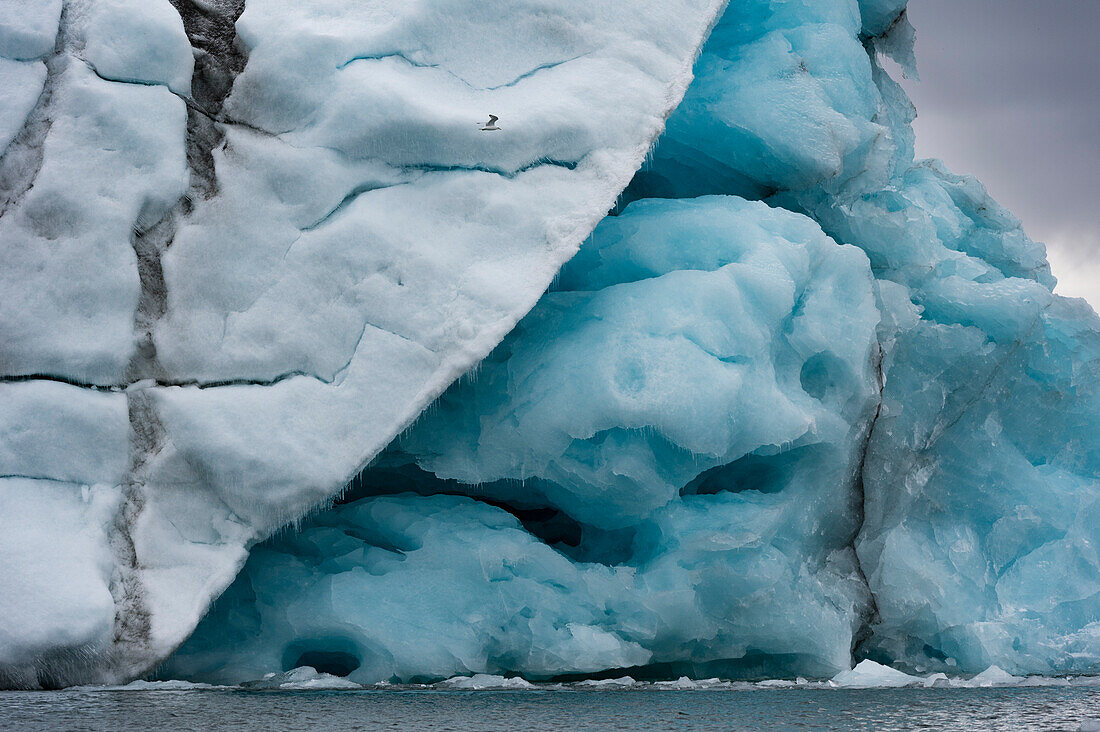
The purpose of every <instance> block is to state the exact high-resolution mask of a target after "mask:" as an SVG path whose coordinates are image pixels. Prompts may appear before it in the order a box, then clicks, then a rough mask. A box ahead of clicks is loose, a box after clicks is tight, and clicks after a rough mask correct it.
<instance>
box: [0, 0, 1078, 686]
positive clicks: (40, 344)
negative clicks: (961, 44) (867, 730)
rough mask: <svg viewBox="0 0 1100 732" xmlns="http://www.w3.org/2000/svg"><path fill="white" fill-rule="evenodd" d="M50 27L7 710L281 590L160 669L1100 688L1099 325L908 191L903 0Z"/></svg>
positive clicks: (18, 146) (15, 260)
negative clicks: (12, 692) (12, 700)
mask: <svg viewBox="0 0 1100 732" xmlns="http://www.w3.org/2000/svg"><path fill="white" fill-rule="evenodd" d="M25 5H27V6H28V7H29V5H28V4H27V3H25V2H16V1H15V0H4V2H3V3H0V16H2V18H0V56H3V57H4V59H5V60H4V61H3V63H2V64H0V80H10V85H11V88H12V90H13V94H12V98H13V99H14V100H15V104H14V105H13V106H12V108H11V109H9V110H5V111H3V112H2V113H0V134H3V135H8V137H9V138H10V140H11V142H9V143H7V148H6V150H5V151H4V154H3V157H2V158H0V194H3V195H2V196H0V255H2V256H3V257H4V258H5V262H6V263H10V264H8V265H7V266H5V267H4V268H2V269H0V339H2V341H0V342H3V343H4V344H5V348H4V350H3V351H0V369H2V374H3V376H4V379H3V380H4V381H5V383H2V384H0V389H2V390H4V400H2V401H0V414H2V415H3V417H4V419H3V420H0V476H4V477H0V495H2V496H4V497H5V504H4V505H5V509H6V506H7V505H8V502H9V501H10V502H11V505H12V506H13V507H14V509H13V510H12V511H10V512H8V511H7V510H5V512H4V513H5V514H8V513H10V516H9V515H4V516H3V517H0V521H2V522H8V523H12V525H13V526H14V527H15V529H14V530H13V531H12V532H11V533H10V534H5V533H0V548H2V549H3V551H4V552H5V555H6V556H9V557H12V556H14V557H17V558H18V562H16V566H15V569H12V570H7V571H11V572H13V578H14V579H13V581H12V583H11V584H12V585H13V586H15V587H17V588H19V592H20V593H21V594H18V595H16V596H14V597H10V596H9V597H5V598H3V600H0V602H7V603H9V604H11V605H12V607H11V608H10V610H9V609H8V608H6V607H5V608H4V609H5V610H6V611H7V612H8V617H13V618H16V619H17V622H16V624H13V625H12V626H11V628H10V630H9V628H5V629H4V630H5V631H6V632H8V633H9V635H0V682H3V683H4V684H6V685H16V686H36V685H58V684H69V683H76V682H84V681H107V682H112V681H125V680H128V679H130V678H133V677H134V676H135V675H139V674H141V673H143V672H145V671H146V670H148V669H149V668H151V667H152V666H153V665H155V664H157V663H159V662H160V661H162V660H164V657H165V656H166V655H167V654H168V653H169V652H171V651H172V650H173V649H174V648H175V646H176V645H177V644H178V643H179V642H180V641H182V640H183V639H184V638H186V637H187V636H188V634H190V633H191V631H192V629H194V627H195V624H196V623H197V622H198V621H199V618H200V617H201V616H202V614H203V612H204V611H205V610H206V608H207V606H208V603H209V601H210V600H211V599H212V598H214V597H216V596H218V595H219V594H220V593H221V592H222V590H223V589H224V588H225V587H226V585H229V583H230V582H231V581H232V580H233V577H234V576H235V575H237V572H238V570H239V569H240V567H241V565H242V563H244V562H245V559H246V557H247V558H248V561H247V563H246V564H244V568H243V570H242V571H240V574H239V575H238V576H237V579H236V581H235V582H233V583H232V585H231V586H229V589H228V590H226V591H225V593H224V594H221V597H220V599H219V600H218V601H217V602H216V603H215V605H214V607H213V609H212V610H211V611H210V612H209V613H208V614H207V615H206V617H205V618H204V619H203V620H202V623H201V624H200V625H199V626H198V629H197V631H195V633H194V634H193V635H191V637H190V639H189V640H188V641H187V643H185V644H184V645H183V647H182V648H180V649H179V651H178V652H176V653H175V654H174V655H173V656H172V657H171V658H170V659H168V661H167V664H166V665H165V666H164V667H163V669H162V671H161V673H162V674H163V678H185V679H189V680H193V681H204V682H213V683H221V684H241V683H243V682H246V681H248V682H250V683H255V684H258V685H259V686H258V688H299V686H295V685H302V684H305V685H307V686H302V687H300V688H331V687H334V685H335V686H339V685H341V684H342V685H344V686H345V687H347V688H358V685H362V684H366V685H372V684H375V683H379V682H385V683H391V684H392V683H409V682H425V683H427V682H432V683H435V682H441V683H442V685H443V686H442V688H467V689H478V688H483V689H489V688H512V687H517V688H518V687H523V688H526V685H528V684H529V682H530V681H539V680H547V679H555V678H558V679H560V678H563V677H564V678H566V679H574V678H576V677H578V676H583V675H590V674H598V675H600V676H607V677H609V678H610V679H611V680H610V681H598V682H591V683H592V685H593V686H592V688H636V687H637V686H639V685H644V686H645V687H646V688H654V689H682V688H685V689H698V688H758V687H757V686H755V685H753V684H749V683H748V682H738V681H731V679H758V678H764V677H772V678H776V677H782V678H795V679H797V680H796V681H793V682H786V681H772V682H764V684H765V686H764V688H768V687H769V686H776V685H779V686H782V685H793V686H795V687H799V686H806V685H810V686H813V685H817V686H821V687H823V688H824V687H829V688H833V687H837V688H868V687H871V688H877V687H907V686H922V687H938V686H944V685H947V686H951V685H955V686H959V685H970V686H979V687H981V686H1012V685H1027V684H1033V685H1034V684H1041V683H1047V681H1046V680H1045V679H1046V678H1047V677H1059V676H1064V675H1065V674H1075V675H1076V674H1089V673H1100V556H1098V555H1097V553H1096V547H1097V546H1098V545H1100V536H1098V533H1100V521H1097V519H1098V518H1100V516H1098V514H1097V512H1098V511H1100V504H1098V501H1097V497H1098V495H1100V493H1098V490H1097V489H1098V485H1100V484H1098V481H1100V390H1098V386H1100V368H1098V364H1100V319H1097V316H1096V315H1095V313H1093V312H1092V311H1091V310H1090V309H1089V308H1088V306H1087V305H1086V304H1085V303H1084V302H1083V301H1074V300H1066V299H1064V298H1060V297H1056V296H1054V295H1053V294H1052V293H1051V288H1052V286H1053V283H1054V280H1053V278H1052V276H1051V273H1050V271H1049V267H1048V266H1047V264H1046V260H1045V253H1044V250H1043V247H1042V245H1040V244H1036V243H1033V242H1032V241H1031V240H1030V239H1028V238H1027V237H1026V235H1025V234H1024V233H1023V231H1022V230H1021V228H1020V225H1019V222H1018V221H1016V220H1015V219H1014V218H1013V217H1012V216H1011V215H1010V214H1009V213H1008V212H1006V211H1005V210H1004V209H1002V208H1001V207H999V206H998V205H997V204H996V203H995V202H994V201H992V200H991V199H990V198H989V196H988V195H987V194H986V193H985V191H984V189H982V187H981V186H980V184H978V183H977V182H976V181H974V180H973V179H970V178H965V177H959V176H955V175H953V174H951V173H950V172H948V171H947V170H945V169H944V168H943V166H942V165H941V164H940V163H938V162H935V161H916V160H914V158H913V133H912V129H911V127H910V122H911V121H912V115H913V110H912V107H911V105H910V104H909V101H908V99H907V98H906V97H905V95H904V93H903V92H902V90H901V89H900V87H898V86H897V84H896V83H895V82H894V81H893V80H892V79H891V78H890V77H889V76H888V75H887V73H886V72H885V71H884V70H883V68H882V66H881V64H880V61H881V57H882V56H883V55H889V56H891V57H892V58H893V59H894V60H895V61H897V62H898V63H899V64H900V65H901V67H902V68H905V69H907V71H908V72H909V73H912V72H914V69H913V63H912V62H913V59H912V40H913V33H912V28H911V27H910V26H909V24H908V21H907V20H906V17H905V15H904V7H905V1H904V0H861V1H860V2H856V0H821V1H815V2H794V1H790V2H781V1H780V0H743V1H739V2H734V3H730V5H729V7H728V8H727V9H725V10H724V12H723V13H722V15H721V18H720V20H718V22H717V24H716V25H714V27H713V29H712V28H711V25H712V22H713V21H714V20H715V16H716V14H717V13H718V12H719V11H720V10H721V8H720V7H719V6H720V5H721V3H719V2H717V1H715V2H707V3H691V2H686V0H685V1H684V2H663V3H637V4H635V5H633V6H632V10H631V12H630V13H623V12H622V9H621V8H619V7H617V6H614V5H612V4H604V3H588V2H564V1H562V0H558V1H556V2H548V1H542V2H535V1H534V0H531V1H530V2H520V3H508V4H505V5H503V6H493V7H492V9H491V10H490V9H488V6H486V5H485V4H484V3H476V2H472V1H471V0H450V1H447V2H443V1H437V2H431V3H388V2H382V0H374V1H372V2H368V3H358V4H350V3H347V2H344V1H343V0H304V1H302V0H299V1H296V2H293V3H290V2H285V0H248V2H246V3H241V2H237V1H236V0H219V1H218V2H215V3H213V4H212V5H211V6H210V8H212V9H213V10H210V8H208V9H207V12H197V11H196V10H195V8H194V7H193V6H192V5H191V4H190V3H189V2H186V1H185V0H179V1H178V2H174V4H171V5H170V4H169V3H168V2H167V0H157V2H154V3H149V4H146V3H142V4H140V5H141V8H142V10H140V11H139V10H136V8H137V5H135V4H134V3H132V2H126V1H124V0H98V1H97V2H94V3H93V2H83V1H78V0H72V1H71V2H66V3H64V4H62V3H60V2H56V3H41V4H34V6H35V7H34V12H21V9H23V7H24V6H25ZM146 5H148V10H147V11H146V10H145V9H144V8H145V7H146ZM154 6H155V7H154ZM173 8H180V9H181V12H178V13H177V12H175V11H174V10H173ZM112 18H115V19H117V22H115V21H112V20H111V19H112ZM44 29H45V30H44ZM58 29H60V30H58ZM708 31H709V33H708ZM704 40H705V41H706V43H705V45H703V46H702V51H701V53H699V54H698V57H697V58H696V55H697V52H698V51H699V48H700V45H701V44H702V43H703V41H704ZM190 46H194V47H195V52H194V53H183V51H184V50H187V48H188V47H190ZM154 48H155V49H157V50H158V53H155V54H152V53H151V52H150V49H154ZM486 49H491V51H487V50H486ZM693 62H694V77H692V74H691V73H690V72H689V69H691V67H692V63H693ZM188 74H190V77H189V78H190V84H189V91H188V88H187V87H188V85H187V84H186V81H185V80H186V79H187V78H188ZM689 80H690V81H691V85H690V87H687V83H688V81H689ZM5 83H6V84H7V83H9V82H7V81H5ZM685 88H686V93H685ZM681 95H683V98H682V101H681ZM673 110H674V111H673ZM670 112H671V116H669V117H668V120H667V125H665V124H664V120H665V116H666V115H667V114H669V113H670ZM490 113H491V114H495V115H497V116H498V117H499V118H500V121H499V125H500V126H501V129H500V130H495V131H489V132H485V131H482V130H481V129H480V127H481V126H482V125H483V124H484V120H485V119H487V115H488V114H490ZM9 118H10V119H9ZM20 118H22V119H20ZM662 130H663V134H661V136H660V138H659V139H658V141H657V144H656V146H655V147H654V148H653V149H652V152H651V154H649V155H648V156H647V151H648V150H649V149H650V145H651V143H652V142H653V140H654V139H655V138H656V137H657V135H658V133H661V132H662ZM79 181H84V182H87V184H86V185H78V184H77V183H76V182H79ZM609 210H610V212H611V215H609V216H607V217H606V218H604V215H605V213H607V212H608V211H609ZM601 218H602V221H601ZM597 224H598V225H597ZM582 240H583V242H584V243H583V246H579V245H580V244H581V242H582ZM578 246H579V251H578ZM563 264H564V267H563V266H562V265H563ZM540 297H541V299H540ZM520 318H522V320H520ZM517 321H518V325H517V324H516V323H517ZM475 364H477V366H476V368H474V370H473V371H471V372H470V374H469V376H468V377H467V378H464V379H461V380H460V381H458V382H456V383H453V384H452V382H453V381H454V379H455V378H457V377H458V376H460V375H462V374H463V373H465V372H467V371H469V370H470V369H471V367H473V366H474V365H475ZM448 386H449V388H448ZM444 390H445V391H444ZM441 393H442V396H439V395H440V394H441ZM436 397H439V398H438V399H436ZM429 404H431V406H430V407H428V405H429ZM426 407H428V408H427V409H425V408H426ZM418 416H419V419H417V417H418ZM414 420H416V422H415V424H413V421H414ZM410 424H411V425H412V426H411V428H409V429H406V428H408V427H409V425H410ZM395 438H396V439H395ZM368 462H370V464H369V466H368V467H366V468H365V469H364V466H365V465H366V464H367V463H368ZM349 480H350V484H349ZM345 486H346V489H345V490H343V491H342V492H341V489H344V488H345ZM337 493H340V496H339V498H338V499H337V500H336V502H335V505H333V507H332V508H331V509H328V510H322V511H319V512H314V513H312V514H309V515H308V516H307V517H306V518H304V519H303V516H304V515H306V514H307V512H309V511H311V510H312V509H315V508H317V507H318V506H319V505H321V504H322V503H324V502H326V501H328V500H329V499H330V498H331V497H332V496H333V495H334V494H337ZM8 496H12V498H10V499H9V498H8ZM299 520H300V523H298V524H296V525H295V527H294V530H288V531H285V532H282V533H280V534H278V535H276V536H275V537H274V538H272V539H270V540H268V541H266V542H264V543H262V544H260V545H259V546H257V547H256V548H255V549H254V550H253V551H252V552H251V556H249V555H248V551H249V549H250V547H252V546H253V544H255V543H256V542H258V541H261V540H263V539H264V538H265V537H267V536H269V535H270V534H271V533H272V532H273V531H275V530H276V529H277V528H278V527H280V526H283V525H285V524H287V523H288V522H291V521H299ZM43 572H45V573H52V575H43V574H42V573H43ZM50 576H53V577H78V578H79V584H71V583H66V582H60V583H58V582H53V581H51V580H50V579H49V577H50ZM40 608H48V610H49V611H48V612H43V611H42V610H41V609H40ZM269 674H273V675H269ZM517 675H518V676H517ZM1041 675H1046V676H1041ZM519 676H522V677H524V678H526V679H528V681H523V679H521V678H519ZM800 677H801V678H800ZM1082 678H1083V677H1082ZM447 679H450V680H448V681H444V680H447ZM634 679H653V680H654V681H653V682H648V681H645V682H641V681H640V682H635V681H634ZM806 679H810V680H809V681H807V680H806ZM1062 681H1065V683H1078V679H1075V680H1074V681H1070V680H1069V679H1068V678H1063V679H1056V680H1055V681H1051V682H1050V683H1061V682H1062ZM562 683H565V682H562ZM570 683H572V682H570ZM585 683H587V682H583V681H582V682H579V684H581V686H577V687H575V688H589V687H585V686H583V684H585ZM1086 683H1091V681H1087V682H1086ZM264 684H266V685H267V686H264ZM310 684H313V685H314V686H308V685H310ZM595 684H599V686H598V687H595V686H594V685H595ZM284 685H287V686H284ZM571 688H573V687H571Z"/></svg>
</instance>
